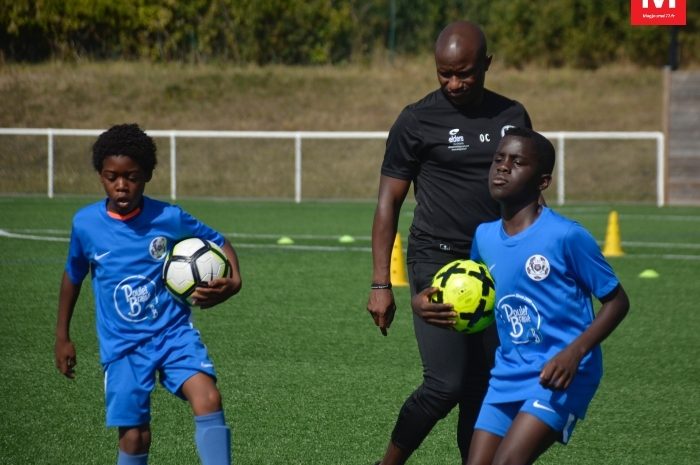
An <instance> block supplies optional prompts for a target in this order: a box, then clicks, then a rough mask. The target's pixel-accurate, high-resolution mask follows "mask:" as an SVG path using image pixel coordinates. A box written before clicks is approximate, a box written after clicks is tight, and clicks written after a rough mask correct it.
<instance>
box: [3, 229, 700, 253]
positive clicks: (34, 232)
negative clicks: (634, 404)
mask: <svg viewBox="0 0 700 465" xmlns="http://www.w3.org/2000/svg"><path fill="white" fill-rule="evenodd" d="M18 231H21V232H10V231H7V230H5V229H0V237H6V238H10V239H23V240H33V241H47V242H68V241H69V238H68V237H57V236H54V235H52V234H59V235H64V236H67V235H68V231H65V230H55V229H25V230H18ZM29 233H31V234H29ZM41 233H43V234H41ZM224 236H226V237H240V238H252V239H279V238H280V237H282V236H283V235H279V234H254V233H224ZM286 237H290V238H292V239H306V240H314V239H317V240H336V239H338V238H339V237H340V236H334V235H314V234H299V235H289V236H286ZM355 239H356V240H360V241H369V240H370V238H369V237H362V236H360V237H355ZM599 244H602V243H601V242H599ZM233 245H234V247H236V248H243V249H278V250H297V251H316V252H367V253H369V252H371V251H372V248H371V247H361V246H350V245H335V246H334V245H304V244H291V245H279V244H249V243H245V242H238V241H234V242H233ZM621 245H622V246H624V247H639V248H666V249H686V250H700V244H691V243H682V244H671V243H664V242H634V241H622V244H621ZM625 257H626V258H664V259H670V260H700V255H686V254H637V253H635V254H629V253H626V254H625Z"/></svg>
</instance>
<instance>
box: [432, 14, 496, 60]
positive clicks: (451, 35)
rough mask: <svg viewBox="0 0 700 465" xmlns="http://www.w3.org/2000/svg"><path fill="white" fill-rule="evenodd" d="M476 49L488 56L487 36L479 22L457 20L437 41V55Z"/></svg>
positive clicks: (480, 54) (482, 54)
mask: <svg viewBox="0 0 700 465" xmlns="http://www.w3.org/2000/svg"><path fill="white" fill-rule="evenodd" d="M466 48H468V49H470V50H474V51H475V52H476V53H478V55H479V56H480V57H482V58H483V57H486V36H485V35H484V31H482V30H481V27H479V25H478V24H475V23H472V22H471V21H456V22H454V23H451V24H448V25H447V26H446V27H445V28H444V29H443V30H442V32H440V35H439V36H438V38H437V40H436V41H435V55H436V56H437V55H438V54H440V55H444V54H448V55H449V54H454V53H456V52H458V51H461V50H463V49H466Z"/></svg>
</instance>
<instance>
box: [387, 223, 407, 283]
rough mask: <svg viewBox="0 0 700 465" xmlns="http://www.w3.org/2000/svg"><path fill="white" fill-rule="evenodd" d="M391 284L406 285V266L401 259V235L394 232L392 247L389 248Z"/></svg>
mask: <svg viewBox="0 0 700 465" xmlns="http://www.w3.org/2000/svg"><path fill="white" fill-rule="evenodd" d="M390 271H391V285H392V286H394V287H403V286H408V279H406V267H405V265H404V261H403V248H402V247H401V235H400V234H399V233H396V238H395V239H394V248H393V249H392V250H391V270H390Z"/></svg>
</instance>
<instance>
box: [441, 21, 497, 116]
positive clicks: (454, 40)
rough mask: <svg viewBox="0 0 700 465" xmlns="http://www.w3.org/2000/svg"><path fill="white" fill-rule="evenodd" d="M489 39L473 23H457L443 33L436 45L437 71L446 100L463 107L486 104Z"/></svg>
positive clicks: (449, 26) (489, 61)
mask: <svg viewBox="0 0 700 465" xmlns="http://www.w3.org/2000/svg"><path fill="white" fill-rule="evenodd" d="M490 65H491V57H490V56H487V55H486V36H484V32H483V31H482V30H481V28H480V27H479V26H478V25H477V24H474V23H472V22H470V21H457V22H454V23H452V24H450V25H448V26H447V27H446V28H445V29H443V30H442V32H441V33H440V35H439V36H438V38H437V40H436V41H435V67H436V70H437V77H438V82H439V83H440V87H441V88H442V91H443V93H444V94H445V96H446V97H447V98H448V99H449V100H450V101H451V102H452V103H454V104H455V105H458V106H460V107H464V106H469V105H476V104H479V103H480V102H481V100H482V96H483V93H484V80H485V76H486V71H488V69H489V66H490Z"/></svg>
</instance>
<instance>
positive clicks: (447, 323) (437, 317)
mask: <svg viewBox="0 0 700 465" xmlns="http://www.w3.org/2000/svg"><path fill="white" fill-rule="evenodd" d="M438 290H439V289H438V288H437V287H429V288H426V289H423V290H422V291H421V292H419V293H418V294H416V295H415V296H413V298H412V299H411V308H413V312H414V313H415V314H416V315H418V316H419V317H421V318H423V319H424V320H425V321H426V322H427V323H430V324H431V325H435V326H440V327H441V328H452V327H454V325H455V319H456V318H457V313H456V312H455V311H454V309H453V307H452V305H451V304H439V303H435V302H431V299H430V297H431V296H432V295H433V294H435V293H436V292H437V291H438Z"/></svg>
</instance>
